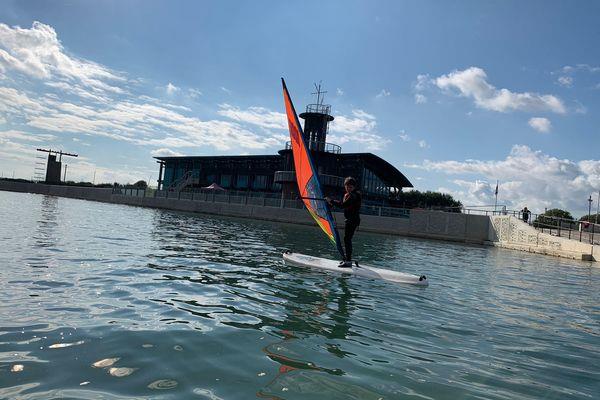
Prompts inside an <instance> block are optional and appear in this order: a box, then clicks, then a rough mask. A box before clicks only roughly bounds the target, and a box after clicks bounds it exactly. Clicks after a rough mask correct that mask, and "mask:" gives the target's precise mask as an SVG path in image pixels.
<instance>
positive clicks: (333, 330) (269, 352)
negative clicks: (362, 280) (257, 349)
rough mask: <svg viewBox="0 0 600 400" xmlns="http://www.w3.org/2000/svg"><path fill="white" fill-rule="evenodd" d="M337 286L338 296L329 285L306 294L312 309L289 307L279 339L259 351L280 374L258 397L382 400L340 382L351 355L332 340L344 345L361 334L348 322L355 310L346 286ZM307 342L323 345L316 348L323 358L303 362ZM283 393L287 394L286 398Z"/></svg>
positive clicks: (276, 399) (317, 356) (273, 399)
mask: <svg viewBox="0 0 600 400" xmlns="http://www.w3.org/2000/svg"><path fill="white" fill-rule="evenodd" d="M336 281H337V282H338V283H339V284H340V286H339V289H340V291H331V288H332V285H331V283H332V282H331V281H328V282H326V283H323V285H322V286H321V285H319V287H322V289H323V291H322V292H319V291H317V292H311V293H306V295H305V296H303V298H311V297H312V299H311V301H310V304H307V305H308V306H309V307H306V308H302V309H300V310H299V309H298V308H297V306H294V305H293V304H290V306H291V307H290V308H289V311H290V313H289V314H288V316H287V318H286V320H285V321H283V323H280V324H279V325H280V326H282V327H283V329H282V330H281V331H279V334H280V335H281V336H282V339H280V340H278V341H276V342H274V343H271V344H270V345H267V346H265V347H264V348H263V352H264V353H265V354H266V356H267V357H268V358H269V359H270V360H272V361H274V362H276V363H277V364H278V368H277V369H276V371H275V374H276V375H275V376H274V377H273V379H271V381H269V382H268V383H266V384H265V385H264V387H263V388H262V389H261V390H260V391H259V392H258V393H257V397H259V398H263V399H270V400H283V399H284V398H286V399H287V398H290V396H291V397H292V398H296V397H297V396H298V395H301V396H304V397H301V398H327V399H373V400H374V399H378V398H380V397H381V395H379V394H377V393H375V392H373V391H371V390H369V389H367V388H363V387H361V386H358V385H352V384H349V383H348V381H347V380H345V379H344V378H343V377H344V376H345V375H346V371H345V370H343V369H341V368H339V367H340V366H341V360H342V359H344V358H346V357H353V356H355V355H354V354H353V353H351V352H349V351H345V350H343V349H342V348H341V347H340V345H339V344H338V343H336V341H335V340H336V339H341V340H346V339H348V338H349V337H350V336H355V337H359V336H361V334H360V333H358V332H356V331H352V330H351V325H350V323H349V321H348V319H349V315H350V311H351V310H352V309H353V308H354V305H353V302H352V292H351V291H350V288H349V287H348V283H347V280H346V279H345V278H337V279H336ZM331 305H334V307H331ZM335 305H337V307H335ZM328 322H333V324H330V323H328ZM309 338H312V339H316V340H317V341H322V342H321V343H320V344H319V346H318V347H319V348H320V349H323V350H326V352H323V351H319V352H318V353H315V354H312V353H309V354H311V355H309V356H307V353H306V347H305V346H306V343H307V342H308V339H309ZM311 348H313V347H311ZM331 356H334V357H331ZM307 357H310V358H308V359H307ZM313 357H314V358H313ZM311 358H312V359H311ZM309 360H310V361H309ZM327 364H329V365H327ZM282 392H283V393H282ZM285 392H289V393H288V394H287V395H286V394H285Z"/></svg>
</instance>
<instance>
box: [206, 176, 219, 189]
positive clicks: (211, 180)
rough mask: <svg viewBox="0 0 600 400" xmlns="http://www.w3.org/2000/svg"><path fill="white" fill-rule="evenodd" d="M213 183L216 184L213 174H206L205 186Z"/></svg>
mask: <svg viewBox="0 0 600 400" xmlns="http://www.w3.org/2000/svg"><path fill="white" fill-rule="evenodd" d="M213 183H217V180H216V177H215V174H208V175H206V186H209V185H211V184H213Z"/></svg>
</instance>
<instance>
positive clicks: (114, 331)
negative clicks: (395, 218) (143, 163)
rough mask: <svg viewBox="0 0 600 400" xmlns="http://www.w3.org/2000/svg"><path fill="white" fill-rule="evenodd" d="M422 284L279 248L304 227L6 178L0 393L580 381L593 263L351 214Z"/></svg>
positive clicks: (515, 386)
mask: <svg viewBox="0 0 600 400" xmlns="http://www.w3.org/2000/svg"><path fill="white" fill-rule="evenodd" d="M356 242H357V243H356V253H357V254H360V257H361V259H362V260H363V261H364V262H365V263H367V262H368V263H372V264H378V265H381V266H385V267H387V268H391V269H398V270H402V271H406V272H412V273H425V274H427V276H428V277H429V279H430V286H429V287H428V288H425V289H423V288H415V287H410V286H399V285H394V284H391V283H386V282H382V281H372V280H368V279H363V278H351V277H341V276H335V275H328V274H323V273H318V272H314V271H309V270H304V269H299V268H295V267H289V266H285V265H284V264H283V263H282V260H281V253H282V252H283V251H284V250H286V249H290V250H295V251H301V252H305V253H309V254H315V255H324V256H334V253H333V252H332V249H331V248H330V245H329V244H328V243H327V242H326V241H325V240H322V237H321V236H320V234H319V233H318V232H317V231H316V230H315V229H311V228H309V227H301V226H292V225H285V224H272V223H266V222H257V221H250V220H238V219H226V218H217V217H210V216H194V215H189V214H183V213H175V212H167V211H161V210H152V209H143V208H135V207H128V206H119V205H112V204H103V203H95V202H86V201H80V200H73V199H65V198H56V197H48V196H40V195H31V194H19V193H8V192H0V246H1V247H0V283H1V290H0V397H1V398H21V399H48V398H85V399H100V398H102V399H121V398H165V399H167V398H177V399H179V398H198V399H253V398H261V399H374V400H375V399H404V398H419V399H507V398H514V399H516V398H518V399H540V398H541V399H591V398H598V393H600V361H599V360H600V336H599V335H600V267H597V266H592V265H590V264H589V263H580V262H574V261H568V260H560V259H555V258H549V257H543V256H534V255H529V254H524V253H518V252H512V251H507V250H498V249H493V248H484V247H476V246H462V245H455V244H449V243H444V242H435V241H425V240H413V239H406V238H398V237H388V236H379V235H367V234H365V233H361V232H359V233H358V234H357V237H356Z"/></svg>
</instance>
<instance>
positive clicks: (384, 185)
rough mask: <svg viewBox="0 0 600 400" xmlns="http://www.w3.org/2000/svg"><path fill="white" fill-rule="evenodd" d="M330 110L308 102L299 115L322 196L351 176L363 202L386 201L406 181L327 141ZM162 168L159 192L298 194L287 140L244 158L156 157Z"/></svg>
mask: <svg viewBox="0 0 600 400" xmlns="http://www.w3.org/2000/svg"><path fill="white" fill-rule="evenodd" d="M330 111H331V106H329V105H325V104H321V103H320V102H319V100H317V104H309V105H308V106H307V107H306V112H304V113H302V114H300V118H302V119H303V120H304V139H305V141H306V143H307V145H308V147H309V149H310V151H311V154H312V158H313V162H314V164H315V168H316V169H317V170H318V174H319V180H320V182H321V185H322V187H323V191H324V192H325V195H340V194H342V193H343V191H344V188H343V183H344V178H345V177H346V176H353V177H354V178H356V179H357V180H358V182H359V185H360V190H361V191H362V193H363V197H364V199H365V200H367V201H369V200H370V201H375V202H380V203H387V202H389V201H390V200H393V199H394V198H395V197H396V195H397V194H398V193H400V192H401V191H402V188H406V187H412V186H413V185H412V184H411V183H410V181H409V180H408V179H407V178H406V177H405V176H404V175H403V174H402V173H401V172H400V171H398V169H396V168H395V167H394V166H393V165H391V164H390V163H388V162H387V161H385V160H384V159H382V158H380V157H378V156H376V155H375V154H372V153H342V149H341V147H340V146H338V145H336V144H333V143H327V132H328V127H329V122H331V121H333V120H334V117H333V116H332V115H331V113H330ZM155 158H156V159H157V160H158V161H157V162H158V163H159V164H160V167H159V177H158V188H159V189H161V190H173V191H181V190H201V188H202V187H206V186H209V185H210V184H212V183H217V184H218V185H220V186H221V187H223V188H224V189H226V190H238V191H240V190H241V191H253V192H264V193H273V194H275V193H276V194H279V195H283V196H284V197H286V198H295V197H296V196H297V195H298V188H297V184H296V177H295V172H294V160H293V155H292V150H291V147H290V142H288V143H286V146H285V148H284V149H282V150H279V154H273V155H248V156H189V157H188V156H178V157H155Z"/></svg>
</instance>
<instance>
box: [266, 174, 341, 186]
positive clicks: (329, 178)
mask: <svg viewBox="0 0 600 400" xmlns="http://www.w3.org/2000/svg"><path fill="white" fill-rule="evenodd" d="M319 180H320V181H321V184H322V185H323V186H334V187H344V178H342V177H341V176H335V175H326V174H319ZM274 181H275V183H287V182H294V183H295V182H296V172H295V171H275V174H274Z"/></svg>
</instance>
